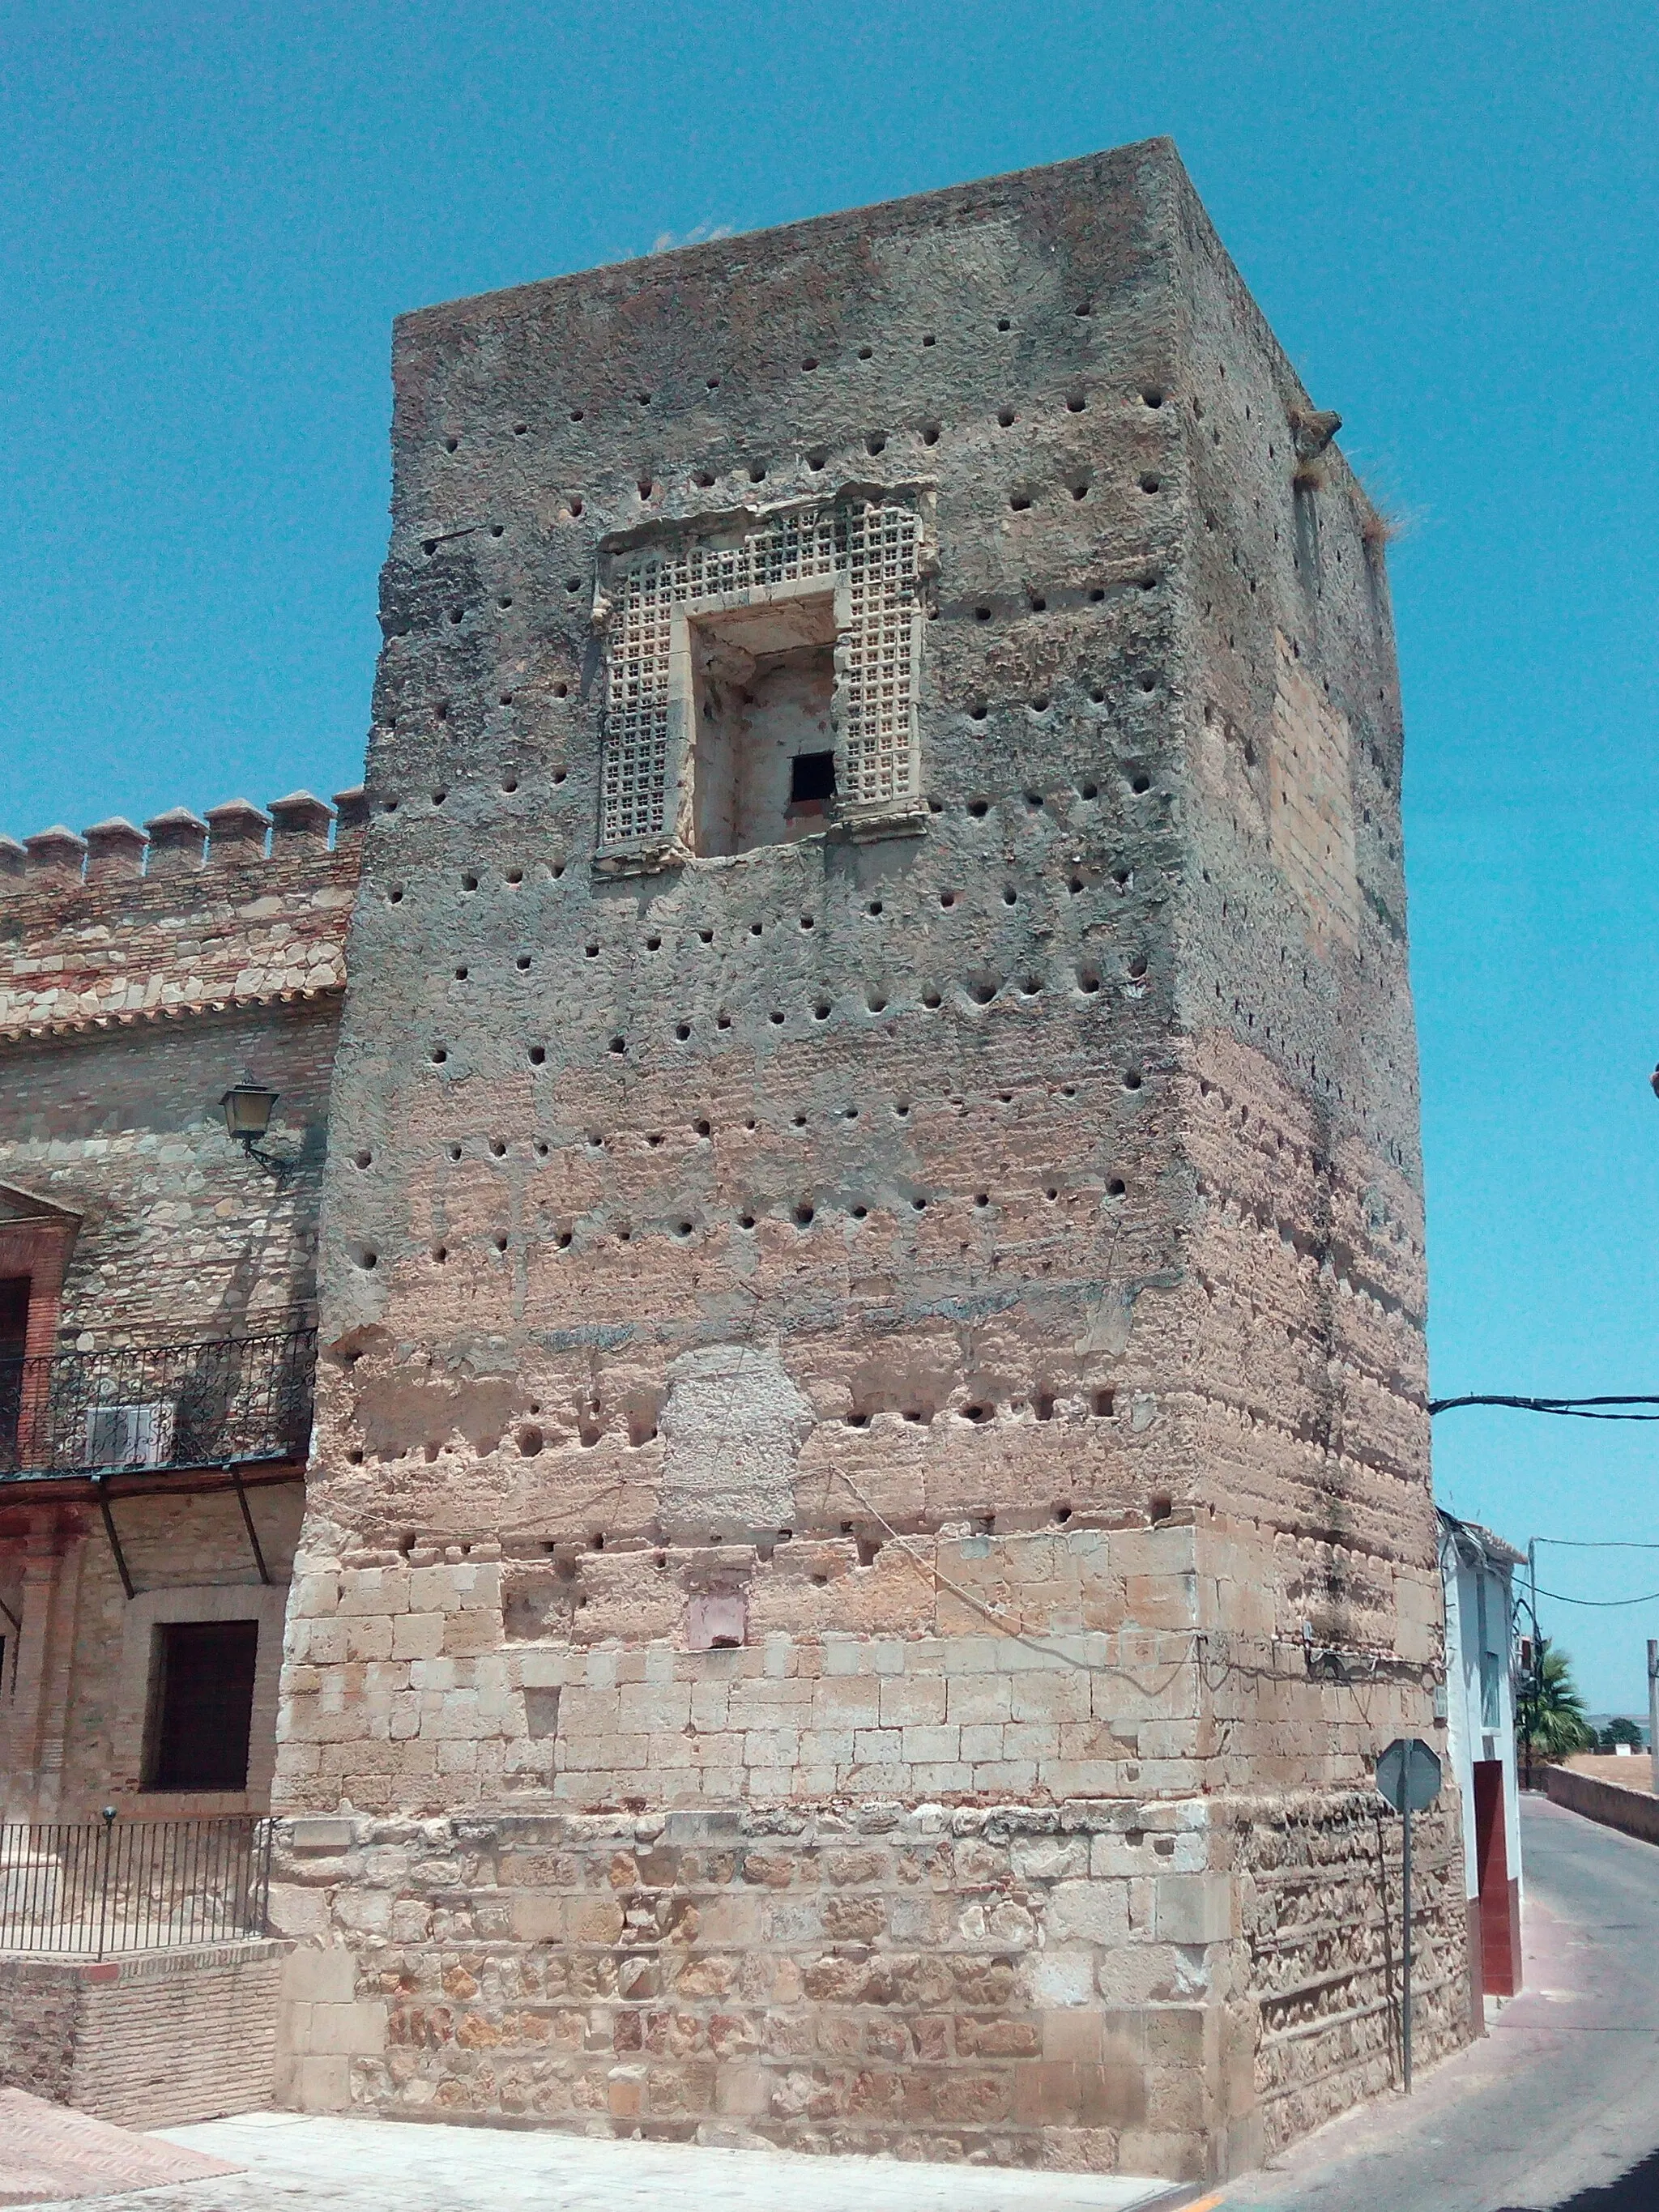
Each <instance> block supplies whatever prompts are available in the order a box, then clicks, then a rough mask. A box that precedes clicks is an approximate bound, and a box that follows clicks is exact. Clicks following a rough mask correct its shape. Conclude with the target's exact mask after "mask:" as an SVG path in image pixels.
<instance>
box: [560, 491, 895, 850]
mask: <svg viewBox="0 0 1659 2212" xmlns="http://www.w3.org/2000/svg"><path fill="white" fill-rule="evenodd" d="M934 514H935V495H934V491H933V487H932V485H930V484H926V483H902V484H886V485H873V484H846V485H843V486H842V488H841V489H839V490H837V491H836V492H834V493H826V494H825V495H823V496H822V497H819V498H814V499H806V500H791V501H783V502H781V503H780V504H778V505H776V506H771V507H739V508H737V509H733V510H732V511H729V512H727V513H720V514H708V515H702V516H698V517H696V518H693V519H691V520H686V521H684V522H675V523H669V522H664V523H653V524H651V525H648V526H646V527H645V528H643V529H641V530H635V531H630V532H623V533H620V534H618V535H617V536H614V537H611V538H606V539H604V540H602V541H601V544H600V546H599V564H598V580H597V585H596V589H595V596H594V602H593V623H594V628H595V629H596V631H597V632H598V633H599V636H600V637H601V639H602V640H603V641H604V647H605V719H604V729H603V733H602V739H601V758H600V774H599V820H598V822H597V823H596V825H595V842H594V866H595V867H596V869H598V870H599V872H603V873H605V874H634V873H642V872H649V871H653V870H656V869H659V868H668V867H680V866H687V865H692V866H696V865H699V864H700V863H701V864H706V865H711V866H726V865H729V864H730V861H731V860H732V858H746V857H747V854H742V855H720V856H714V857H712V858H711V857H709V856H703V855H699V854H697V853H696V852H695V851H694V849H693V842H692V817H693V810H694V797H695V795H694V793H693V790H692V783H691V777H690V774H689V773H688V768H689V763H690V759H691V757H692V752H693V746H694V741H695V737H696V722H695V716H696V678H695V672H694V668H693V661H692V651H691V626H692V624H693V623H697V622H706V621H708V620H710V619H711V618H715V617H719V616H720V615H723V614H732V613H737V612H739V611H748V610H752V609H755V608H759V607H765V606H775V605H784V604H787V603H788V602H790V601H793V600H802V599H823V598H826V597H829V598H831V599H833V602H834V609H835V626H836V648H835V674H836V683H835V691H834V695H833V697H832V700H831V705H830V731H831V735H832V738H833V741H834V749H835V756H836V790H837V793H838V794H840V795H839V796H838V797H837V799H836V802H835V805H834V811H833V813H832V815H831V816H830V817H829V822H828V823H827V824H826V828H825V829H824V830H822V831H817V832H814V833H811V834H812V835H815V836H825V835H830V834H835V833H836V832H839V833H840V834H842V835H845V836H851V837H853V838H855V839H859V840H867V839H872V838H878V837H890V836H918V835H920V834H921V832H923V831H924V830H925V829H926V828H927V805H926V802H925V800H924V799H923V798H922V797H921V746H920V736H919V716H918V706H919V695H920V690H921V669H922V634H923V626H924V623H925V621H926V617H927V608H926V606H925V605H924V597H923V595H924V591H925V588H926V586H927V584H928V582H929V581H930V580H931V579H932V578H933V575H934V574H936V573H937V568H938V562H937V556H936V547H935V537H934ZM855 541H861V542H860V543H859V547H858V554H857V556H854V555H853V554H852V553H851V552H850V550H849V548H851V547H852V546H853V545H854V543H855ZM884 541H885V543H884ZM872 548H873V550H872ZM757 572H758V573H757ZM642 580H643V581H645V582H646V584H647V592H646V596H647V598H648V599H649V600H650V601H651V605H649V607H648V608H647V610H645V619H644V623H643V625H642V623H641V604H640V602H641V590H640V586H641V581H642ZM711 581H718V582H720V583H722V584H724V585H725V586H726V588H722V589H714V590H710V589H707V588H703V589H698V588H695V586H696V585H698V584H702V585H707V584H708V583H709V582H711ZM642 627H643V628H644V629H646V631H647V633H648V635H647V641H646V642H645V643H644V645H643V646H642V645H641V629H642ZM883 660H884V665H883ZM895 676H896V677H897V678H898V681H897V684H896V685H895V683H894V681H893V679H894V678H895ZM882 678H886V691H887V694H888V696H889V697H891V695H892V694H893V692H894V690H895V689H896V690H898V691H899V693H900V695H901V700H902V706H901V711H902V716H903V721H904V727H903V732H902V738H901V740H900V745H901V748H902V760H900V761H897V762H896V763H894V769H893V773H892V775H890V778H889V779H888V780H889V781H890V785H891V787H890V789H889V790H886V791H879V790H875V789H874V787H875V785H876V784H877V782H878V781H880V778H879V776H878V774H876V773H875V772H874V770H873V769H872V767H870V766H866V761H867V762H869V763H874V762H875V760H876V758H877V753H878V748H877V746H876V744H875V742H874V734H875V726H876V719H877V717H878V715H879V713H880V711H881V703H882V702H881V696H880V686H881V682H882ZM860 717H862V718H865V719H866V720H868V722H869V724H870V726H871V731H872V734H871V736H869V737H864V736H862V735H861V733H859V732H849V722H852V721H855V720H858V719H860ZM866 747H868V748H869V750H868V752H867V753H866ZM855 750H856V751H857V752H858V753H859V755H860V757H859V758H856V759H855V758H854V757H853V755H854V751H855ZM886 750H887V751H888V754H889V756H891V754H892V752H893V750H894V748H893V747H892V746H891V744H889V746H888V747H887V749H886ZM641 781H643V782H645V783H646V784H647V785H656V786H659V787H660V791H661V805H660V818H659V820H657V821H655V822H647V824H646V826H645V827H644V828H643V829H641V828H639V827H638V826H637V822H636V821H635V823H628V825H627V826H624V827H621V828H619V817H623V818H624V820H625V818H626V817H629V816H633V817H637V816H638V815H639V814H640V812H641V811H645V812H647V813H651V812H655V811H657V810H656V809H654V808H653V807H651V806H650V805H649V803H648V801H647V804H646V805H645V806H644V808H643V809H642V808H641V802H640V792H639V787H640V785H641ZM860 785H863V786H864V787H866V789H870V790H872V791H873V792H874V795H872V796H865V795H861V793H860ZM753 849H754V850H756V851H757V852H765V851H769V850H770V849H772V848H769V847H766V846H761V847H757V848H753Z"/></svg>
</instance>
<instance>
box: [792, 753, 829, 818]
mask: <svg viewBox="0 0 1659 2212" xmlns="http://www.w3.org/2000/svg"><path fill="white" fill-rule="evenodd" d="M835 795H836V756H835V755H834V753H797V754H796V755H795V757H794V758H793V760H792V761H791V762H790V763H789V804H790V805H792V806H805V805H811V804H813V803H814V802H821V801H822V800H823V799H833V798H834V797H835Z"/></svg>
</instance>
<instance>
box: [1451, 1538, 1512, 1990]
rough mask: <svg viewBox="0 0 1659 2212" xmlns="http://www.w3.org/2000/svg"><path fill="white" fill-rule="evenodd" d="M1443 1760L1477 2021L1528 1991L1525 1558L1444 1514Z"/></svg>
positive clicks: (1500, 1541) (1503, 1543) (1499, 1542)
mask: <svg viewBox="0 0 1659 2212" xmlns="http://www.w3.org/2000/svg"><path fill="white" fill-rule="evenodd" d="M1438 1517H1439V1522H1440V1571H1441V1579H1442V1582H1443V1585H1444V1589H1445V1601H1446V1750H1447V1754H1448V1758H1449V1763H1450V1766H1451V1770H1452V1775H1453V1777H1454V1778H1455V1782H1456V1785H1457V1794H1458V1803H1459V1808H1460V1814H1461V1818H1462V1832H1463V1834H1462V1842H1463V1850H1462V1858H1463V1877H1464V1893H1465V1897H1466V1899H1467V1908H1466V1909H1467V1911H1468V1979H1469V2008H1470V2019H1471V2022H1472V2025H1473V2026H1474V2029H1475V2032H1476V2033H1481V2032H1482V2031H1483V2029H1484V2023H1485V2016H1486V2004H1485V2000H1486V1998H1488V1997H1492V1998H1499V1997H1512V1996H1515V1995H1516V1992H1517V1991H1518V1990H1519V1989H1520V1987H1521V1981H1522V1953H1521V1899H1522V1891H1521V1827H1520V1818H1521V1801H1520V1777H1519V1773H1518V1771H1517V1764H1516V1733H1515V1682H1516V1634H1515V1598H1514V1577H1515V1570H1516V1567H1518V1566H1523V1565H1525V1564H1526V1554H1525V1553H1523V1552H1517V1551H1516V1549H1515V1548H1514V1547H1513V1546H1512V1545H1510V1544H1506V1543H1505V1542H1504V1539H1503V1538H1502V1537H1501V1536H1495V1535H1494V1534H1492V1530H1491V1529H1490V1528H1481V1527H1480V1524H1479V1523H1478V1522H1474V1521H1459V1520H1457V1519H1455V1517H1454V1516H1452V1515H1451V1514H1449V1513H1448V1512H1446V1511H1444V1510H1441V1512H1440V1514H1439V1516H1438Z"/></svg>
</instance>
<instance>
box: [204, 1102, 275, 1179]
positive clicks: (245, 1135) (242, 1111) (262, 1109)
mask: <svg viewBox="0 0 1659 2212" xmlns="http://www.w3.org/2000/svg"><path fill="white" fill-rule="evenodd" d="M276 1097H277V1094H276V1091H262V1090H261V1089H260V1088H259V1086H258V1084H254V1083H233V1084H232V1085H231V1087H230V1089H229V1090H228V1091H226V1093H225V1095H224V1097H222V1099H221V1100H220V1101H219V1105H220V1109H221V1111H222V1113H223V1115H224V1117H225V1133H226V1134H227V1136H228V1137H229V1138H230V1139H232V1141H233V1142H234V1143H235V1144H238V1145H240V1146H241V1148H242V1150H243V1151H244V1152H246V1154H247V1156H248V1158H250V1159H251V1160H258V1163H259V1164H260V1166H261V1167H266V1168H269V1169H270V1170H271V1172H272V1174H273V1175H281V1174H282V1172H283V1170H284V1169H285V1168H286V1167H287V1166H288V1164H289V1163H288V1162H287V1161H286V1160H279V1159H277V1158H276V1156H275V1155H274V1154H273V1153H270V1152H261V1151H260V1149H259V1139H260V1138H261V1137H263V1136H264V1133H265V1132H266V1130H267V1129H269V1128H270V1109H271V1108H272V1107H273V1106H275V1104H276Z"/></svg>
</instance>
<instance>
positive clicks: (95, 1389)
mask: <svg viewBox="0 0 1659 2212" xmlns="http://www.w3.org/2000/svg"><path fill="white" fill-rule="evenodd" d="M316 1365H317V1332H316V1330H315V1329H314V1328H306V1329H293V1330H289V1331H288V1332H287V1333H286V1334H283V1335H280V1336H246V1337H232V1338H227V1339H224V1340H222V1341H220V1342H217V1343H213V1344H169V1345H136V1346H127V1347H122V1348H118V1349H114V1350H111V1351H107V1352H56V1353H52V1354H51V1355H48V1356H46V1357H44V1358H4V1359H0V1474H107V1473H111V1472H113V1471H114V1470H116V1469H118V1468H131V1469H133V1470H135V1471H137V1470H143V1469H145V1468H169V1467H222V1466H225V1465H227V1464H228V1463H229V1462H232V1461H235V1460H253V1459H301V1458H303V1457H304V1456H305V1453H306V1449H307V1445H308V1443H309V1441H310V1433H311V1403H312V1390H313V1382H314V1377H315V1372H316Z"/></svg>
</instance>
